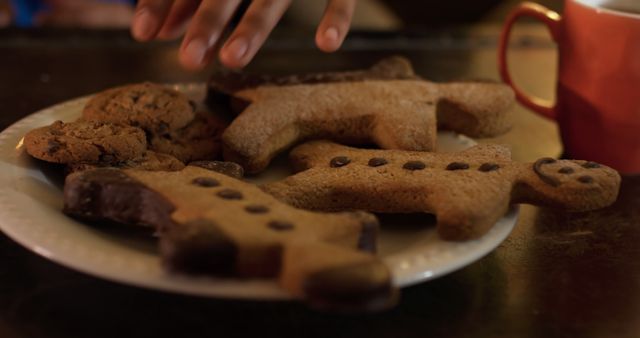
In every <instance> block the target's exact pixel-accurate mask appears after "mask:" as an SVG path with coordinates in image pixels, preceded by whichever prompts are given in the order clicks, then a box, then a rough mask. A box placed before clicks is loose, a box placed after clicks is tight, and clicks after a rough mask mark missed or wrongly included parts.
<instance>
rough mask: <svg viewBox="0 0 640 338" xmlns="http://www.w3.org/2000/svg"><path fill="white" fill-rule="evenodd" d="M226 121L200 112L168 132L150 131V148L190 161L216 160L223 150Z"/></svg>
mask: <svg viewBox="0 0 640 338" xmlns="http://www.w3.org/2000/svg"><path fill="white" fill-rule="evenodd" d="M225 127H226V122H224V121H222V120H221V119H220V118H218V117H216V116H213V115H211V114H209V113H204V112H200V113H197V114H196V117H195V119H194V120H193V121H191V123H189V124H188V125H187V126H186V127H184V128H181V129H178V130H174V131H170V132H168V133H150V135H149V149H151V150H153V151H156V152H159V153H163V154H169V155H171V156H174V157H175V158H177V159H179V160H181V161H183V162H185V163H188V162H191V161H200V160H214V159H216V158H217V157H218V156H219V154H220V150H221V141H220V137H221V134H222V132H223V131H224V129H225Z"/></svg>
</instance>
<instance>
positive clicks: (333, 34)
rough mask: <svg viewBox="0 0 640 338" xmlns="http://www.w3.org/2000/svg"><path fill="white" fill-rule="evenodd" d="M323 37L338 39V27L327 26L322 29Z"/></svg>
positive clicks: (332, 39)
mask: <svg viewBox="0 0 640 338" xmlns="http://www.w3.org/2000/svg"><path fill="white" fill-rule="evenodd" d="M324 38H325V39H327V40H331V41H338V29H337V28H335V27H329V28H327V30H326V31H324Z"/></svg>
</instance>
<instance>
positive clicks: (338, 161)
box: [329, 156, 351, 168]
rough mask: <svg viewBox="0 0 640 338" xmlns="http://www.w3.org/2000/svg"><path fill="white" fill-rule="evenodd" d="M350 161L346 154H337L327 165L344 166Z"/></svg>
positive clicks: (332, 166) (333, 166)
mask: <svg viewBox="0 0 640 338" xmlns="http://www.w3.org/2000/svg"><path fill="white" fill-rule="evenodd" d="M349 163H351V159H350V158H348V157H346V156H337V157H334V158H332V159H331V162H329V165H330V166H331V168H339V167H344V166H345V165H347V164H349Z"/></svg>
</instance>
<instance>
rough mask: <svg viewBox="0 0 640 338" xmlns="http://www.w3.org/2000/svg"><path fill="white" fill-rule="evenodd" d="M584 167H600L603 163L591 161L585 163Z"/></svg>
mask: <svg viewBox="0 0 640 338" xmlns="http://www.w3.org/2000/svg"><path fill="white" fill-rule="evenodd" d="M582 167H583V168H585V169H597V168H600V167H601V165H600V164H599V163H596V162H591V161H589V162H586V163H584V164H583V165H582Z"/></svg>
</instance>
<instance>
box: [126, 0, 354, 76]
mask: <svg viewBox="0 0 640 338" xmlns="http://www.w3.org/2000/svg"><path fill="white" fill-rule="evenodd" d="M291 1H292V0H253V1H251V4H250V5H249V8H248V9H247V11H246V12H245V14H244V16H243V17H242V19H241V20H240V23H239V24H238V26H237V27H236V28H235V30H234V31H233V32H232V33H231V35H230V36H229V38H228V39H227V40H226V41H225V43H224V45H222V48H220V52H219V59H220V61H221V62H222V64H224V65H225V66H227V67H230V68H242V67H244V66H246V65H247V64H248V63H249V62H250V61H251V59H252V58H253V57H254V55H255V54H256V53H257V52H258V49H260V47H261V46H262V44H263V43H264V41H265V40H266V39H267V36H268V35H269V33H270V32H271V31H272V30H273V28H274V27H275V25H276V24H277V23H278V21H279V20H280V18H281V17H282V15H283V14H284V12H285V11H286V10H287V8H288V7H289V5H290V4H291ZM314 1H316V0H314ZM240 3H241V0H139V1H138V6H137V8H136V14H135V16H134V19H133V23H132V25H131V33H132V35H133V36H134V38H136V39H137V40H139V41H149V40H153V39H173V38H177V37H179V36H180V35H181V34H182V33H183V31H185V30H186V33H185V35H184V38H183V40H182V45H181V46H180V51H179V60H180V63H181V64H182V65H183V66H184V67H185V68H188V69H191V70H198V69H202V68H203V67H205V66H206V65H207V64H209V63H210V62H211V61H212V59H213V58H214V57H215V48H214V46H215V45H216V44H217V43H218V40H219V39H220V38H221V35H222V34H223V31H224V29H225V27H226V26H227V24H228V23H229V20H230V19H231V17H232V16H233V14H234V12H235V11H236V9H237V8H238V6H239V5H240ZM355 5H356V0H327V7H326V9H325V12H324V15H323V17H322V20H321V21H320V24H319V25H318V29H317V32H316V38H315V40H316V45H317V46H318V48H320V49H321V50H323V51H325V52H333V51H335V50H337V49H338V48H340V45H341V44H342V42H343V41H344V38H345V36H346V35H347V32H348V31H349V25H350V24H351V17H352V16H353V11H354V9H355Z"/></svg>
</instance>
